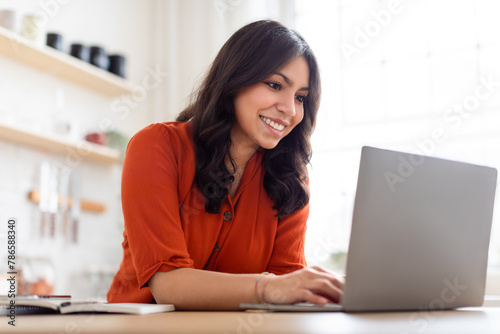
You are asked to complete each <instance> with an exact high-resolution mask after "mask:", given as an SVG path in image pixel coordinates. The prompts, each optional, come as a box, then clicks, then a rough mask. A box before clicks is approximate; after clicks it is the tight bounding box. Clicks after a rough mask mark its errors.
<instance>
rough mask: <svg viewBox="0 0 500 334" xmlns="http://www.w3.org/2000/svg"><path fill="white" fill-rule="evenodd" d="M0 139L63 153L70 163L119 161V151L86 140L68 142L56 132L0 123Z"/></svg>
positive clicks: (108, 162) (112, 162)
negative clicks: (50, 132) (45, 131)
mask: <svg viewBox="0 0 500 334" xmlns="http://www.w3.org/2000/svg"><path fill="white" fill-rule="evenodd" d="M0 140H5V141H8V142H12V143H14V144H21V145H26V146H30V147H33V148H37V149H39V150H41V151H46V152H51V153H57V154H61V155H65V156H67V157H68V159H70V160H69V161H71V162H72V163H75V164H76V163H78V161H79V160H80V159H81V161H93V162H98V163H103V164H115V163H119V162H120V152H118V151H117V150H114V149H111V148H109V147H106V146H101V145H96V144H92V143H89V142H87V141H83V140H82V141H80V142H78V143H72V142H69V141H68V139H67V138H65V137H63V136H60V135H56V134H41V133H35V132H31V131H29V130H26V129H23V128H21V127H17V126H13V125H7V124H2V123H0Z"/></svg>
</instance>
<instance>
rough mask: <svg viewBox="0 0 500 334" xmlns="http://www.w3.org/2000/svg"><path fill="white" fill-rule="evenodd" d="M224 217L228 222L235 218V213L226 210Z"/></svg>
mask: <svg viewBox="0 0 500 334" xmlns="http://www.w3.org/2000/svg"><path fill="white" fill-rule="evenodd" d="M223 217H224V221H226V222H228V221H230V220H231V219H233V214H232V213H231V211H226V212H224V215H223Z"/></svg>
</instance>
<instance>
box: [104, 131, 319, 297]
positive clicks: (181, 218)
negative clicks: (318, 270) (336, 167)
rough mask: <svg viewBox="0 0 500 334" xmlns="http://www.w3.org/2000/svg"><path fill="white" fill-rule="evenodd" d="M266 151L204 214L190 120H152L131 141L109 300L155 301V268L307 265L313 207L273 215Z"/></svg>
mask: <svg viewBox="0 0 500 334" xmlns="http://www.w3.org/2000/svg"><path fill="white" fill-rule="evenodd" d="M262 155H263V152H262V151H257V153H256V154H255V155H254V156H253V157H252V158H251V159H250V161H249V162H248V163H247V166H246V168H245V171H244V173H243V175H242V177H241V180H240V183H239V185H238V189H237V191H236V194H235V196H234V198H231V197H230V196H229V195H228V197H227V200H225V201H224V202H223V203H222V206H221V210H220V213H219V214H210V213H207V212H205V207H204V198H203V195H202V193H201V192H200V191H199V190H198V187H197V185H196V182H195V181H194V176H195V168H196V163H195V151H194V143H193V139H192V123H191V122H186V123H179V122H167V123H157V124H152V125H150V126H148V127H146V128H144V129H143V130H141V131H139V132H138V133H137V134H136V135H135V136H134V137H133V138H132V139H131V140H130V142H129V145H128V148H127V154H126V158H125V162H124V165H123V174H122V206H123V215H124V219H125V231H124V233H123V236H124V241H123V243H122V246H123V260H122V263H121V265H120V269H119V271H118V273H117V274H116V275H115V277H114V280H113V283H112V284H111V287H110V289H109V291H108V301H109V302H143V303H149V302H152V301H153V300H154V299H153V296H152V294H151V291H150V290H149V288H148V280H149V279H150V278H151V277H152V276H153V274H155V273H156V272H165V271H170V270H172V269H175V268H195V269H204V270H212V271H218V272H225V273H260V272H263V271H268V272H272V273H275V274H284V273H288V272H292V271H295V270H298V269H300V268H303V267H305V265H306V261H305V256H304V239H305V232H306V221H307V217H308V214H309V206H306V207H304V208H303V209H301V210H298V211H296V212H294V213H292V214H290V215H288V216H285V217H280V218H278V217H276V213H277V211H276V210H274V209H273V201H272V200H271V199H270V198H269V197H268V196H267V193H266V191H265V189H264V186H263V179H264V171H265V170H264V167H263V166H262V164H261V161H262Z"/></svg>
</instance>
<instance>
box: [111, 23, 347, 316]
mask: <svg viewBox="0 0 500 334" xmlns="http://www.w3.org/2000/svg"><path fill="white" fill-rule="evenodd" d="M319 97H320V79H319V73H318V67H317V63H316V59H315V57H314V55H313V53H312V51H311V50H310V48H309V46H308V45H307V43H306V42H305V41H304V39H303V38H302V37H301V36H299V35H298V34H297V33H295V32H293V31H291V30H289V29H288V28H286V27H284V26H282V25H281V24H280V23H278V22H275V21H269V20H264V21H258V22H254V23H251V24H249V25H247V26H245V27H243V28H241V29H240V30H238V31H237V32H236V33H235V34H234V35H233V36H232V37H231V38H230V39H229V40H228V41H227V42H226V44H225V45H224V46H223V47H222V49H221V50H220V52H219V54H218V55H217V57H216V59H215V60H214V62H213V64H212V67H211V68H210V70H209V72H208V75H207V77H206V79H205V80H204V82H203V84H202V86H201V87H200V89H199V91H198V93H197V95H196V98H195V99H194V101H193V102H192V104H191V105H190V106H189V107H188V108H187V109H185V110H184V111H183V112H182V113H181V114H180V115H179V116H178V118H177V122H167V123H161V124H153V125H150V126H148V127H146V128H145V129H143V130H141V131H140V132H138V133H137V134H136V135H135V136H134V137H133V138H132V139H131V141H130V143H129V146H128V149H127V154H126V158H125V162H124V166H123V176H122V204H123V212H124V218H125V232H124V238H125V240H124V242H123V249H124V257H123V261H122V264H121V266H120V269H119V271H118V273H117V274H116V276H115V278H114V281H113V283H112V285H111V288H110V290H109V292H108V300H109V301H110V302H145V303H150V302H157V303H172V304H174V305H175V307H176V309H195V310H201V309H205V310H228V309H237V308H238V305H239V304H240V303H251V302H260V303H295V302H311V303H316V304H325V303H327V302H338V301H339V299H340V296H341V293H342V292H341V289H342V284H343V282H342V278H341V277H340V276H337V275H335V274H333V273H329V272H327V271H326V270H323V269H321V268H319V267H314V268H306V262H305V257H304V238H305V231H306V220H307V217H308V213H309V206H308V202H309V188H308V181H307V169H306V165H307V163H308V162H309V160H310V157H311V147H310V136H311V133H312V130H313V127H314V123H315V118H316V113H317V110H318V106H319ZM259 273H261V274H259ZM268 273H269V274H268ZM274 274H275V275H274Z"/></svg>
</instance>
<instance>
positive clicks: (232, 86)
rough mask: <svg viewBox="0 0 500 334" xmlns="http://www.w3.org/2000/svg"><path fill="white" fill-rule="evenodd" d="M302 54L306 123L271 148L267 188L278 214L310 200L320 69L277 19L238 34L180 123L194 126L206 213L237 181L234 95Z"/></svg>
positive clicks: (267, 153) (266, 164)
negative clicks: (309, 168)
mask: <svg viewBox="0 0 500 334" xmlns="http://www.w3.org/2000/svg"><path fill="white" fill-rule="evenodd" d="M298 56H304V58H305V59H306V61H307V64H308V65H309V73H310V74H309V93H308V95H307V97H306V98H305V100H304V118H303V120H302V121H301V122H300V123H299V124H298V125H297V126H296V127H295V128H294V129H293V130H292V131H291V132H290V133H289V134H288V135H287V136H286V137H284V138H283V139H281V141H280V142H279V143H278V145H277V146H276V147H275V148H273V149H271V150H265V152H264V156H263V160H262V163H263V165H264V167H265V175H264V188H265V190H266V192H267V195H268V196H269V197H270V198H271V199H272V200H273V201H274V209H275V210H277V211H278V216H284V215H288V214H290V213H292V212H294V211H296V210H298V209H301V208H303V207H304V206H305V205H306V204H307V203H308V202H309V191H308V187H307V184H306V182H307V178H308V175H307V164H308V163H309V161H310V159H311V155H312V150H311V143H310V137H311V134H312V132H313V129H314V125H315V121H316V114H317V111H318V108H319V100H320V93H321V92H320V91H321V84H320V77H319V70H318V65H317V61H316V57H315V56H314V54H313V52H312V50H311V48H310V47H309V45H308V44H307V43H306V41H305V40H304V39H303V38H302V37H301V36H300V35H299V34H298V33H296V32H295V31H293V30H290V29H288V28H286V27H285V26H283V25H282V24H280V23H279V22H276V21H271V20H262V21H257V22H253V23H250V24H248V25H246V26H244V27H243V28H241V29H239V30H238V31H237V32H236V33H234V34H233V35H232V36H231V37H230V38H229V40H228V41H227V42H226V43H225V44H224V46H223V47H222V49H221V50H220V51H219V54H218V55H217V57H216V58H215V60H214V62H213V63H212V66H211V68H210V69H209V71H208V74H207V76H206V78H205V80H204V81H203V83H202V85H201V87H200V88H199V90H198V91H197V92H196V94H195V95H194V96H195V97H194V100H193V102H192V103H191V104H190V105H189V106H188V107H187V108H186V109H185V110H184V111H182V112H181V113H180V114H179V116H178V117H177V121H181V122H187V121H189V120H191V121H192V122H193V138H194V144H195V151H196V176H195V180H196V183H197V185H198V187H199V188H200V190H201V191H202V193H203V195H204V197H205V209H206V211H207V212H209V213H218V212H219V211H220V207H221V203H222V201H223V200H224V199H225V198H226V197H227V194H228V189H227V186H228V185H229V184H230V183H231V182H232V181H233V180H234V178H233V176H232V173H233V172H231V171H229V170H228V169H227V167H226V164H225V159H226V157H228V158H229V161H230V162H231V164H232V166H233V168H234V166H235V164H234V161H233V159H232V157H231V155H230V151H229V149H230V147H231V138H230V133H231V128H232V127H233V124H234V122H235V110H234V97H235V95H236V94H237V93H238V92H239V91H240V90H242V89H243V88H246V87H249V86H252V85H255V84H257V83H259V82H261V81H263V80H264V79H266V78H267V77H268V76H269V75H271V74H272V73H273V72H275V71H276V70H278V69H280V68H281V67H283V66H284V65H286V64H287V63H288V62H289V61H291V60H292V59H294V58H295V57H298Z"/></svg>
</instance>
